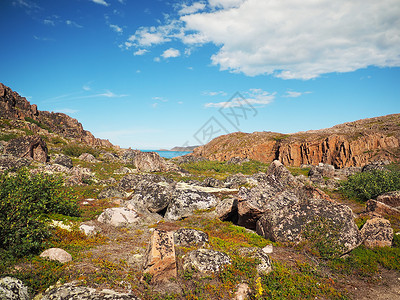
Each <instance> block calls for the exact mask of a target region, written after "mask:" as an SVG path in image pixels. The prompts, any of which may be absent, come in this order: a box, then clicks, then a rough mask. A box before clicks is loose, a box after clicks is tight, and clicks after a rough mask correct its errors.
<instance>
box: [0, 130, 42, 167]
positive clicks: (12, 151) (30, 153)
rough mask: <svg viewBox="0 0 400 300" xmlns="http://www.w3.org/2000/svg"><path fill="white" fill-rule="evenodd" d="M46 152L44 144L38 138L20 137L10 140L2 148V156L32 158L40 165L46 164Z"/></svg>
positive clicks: (32, 136)
mask: <svg viewBox="0 0 400 300" xmlns="http://www.w3.org/2000/svg"><path fill="white" fill-rule="evenodd" d="M47 153H48V150H47V145H46V142H45V141H44V140H43V139H42V138H41V137H40V136H34V135H31V136H22V137H19V138H16V139H12V140H11V141H9V142H8V144H7V145H6V146H5V147H4V154H9V155H12V156H15V157H18V158H32V159H33V160H36V161H40V162H42V163H45V162H47V160H48V156H47Z"/></svg>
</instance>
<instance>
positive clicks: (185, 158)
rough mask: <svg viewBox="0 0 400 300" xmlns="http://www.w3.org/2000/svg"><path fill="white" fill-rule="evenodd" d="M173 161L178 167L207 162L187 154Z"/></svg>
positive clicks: (202, 158) (205, 159) (204, 159)
mask: <svg viewBox="0 0 400 300" xmlns="http://www.w3.org/2000/svg"><path fill="white" fill-rule="evenodd" d="M174 161H175V162H176V163H177V164H178V165H181V164H188V163H194V162H200V161H208V159H207V158H204V157H195V156H193V155H191V154H190V153H189V154H186V155H183V156H179V157H176V158H175V159H174Z"/></svg>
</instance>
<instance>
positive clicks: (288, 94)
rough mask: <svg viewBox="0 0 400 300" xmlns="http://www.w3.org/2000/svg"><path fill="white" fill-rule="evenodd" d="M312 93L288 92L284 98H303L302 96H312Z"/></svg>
mask: <svg viewBox="0 0 400 300" xmlns="http://www.w3.org/2000/svg"><path fill="white" fill-rule="evenodd" d="M310 93H311V92H295V91H287V92H286V93H285V94H284V95H283V97H286V98H297V97H300V96H302V95H304V94H310Z"/></svg>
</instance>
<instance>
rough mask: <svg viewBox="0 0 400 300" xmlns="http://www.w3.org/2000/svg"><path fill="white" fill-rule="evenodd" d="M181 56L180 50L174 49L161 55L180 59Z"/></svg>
mask: <svg viewBox="0 0 400 300" xmlns="http://www.w3.org/2000/svg"><path fill="white" fill-rule="evenodd" d="M180 55H181V53H180V51H179V50H178V49H174V48H169V49H167V50H165V51H164V52H163V54H161V56H162V57H164V58H170V57H178V56H180Z"/></svg>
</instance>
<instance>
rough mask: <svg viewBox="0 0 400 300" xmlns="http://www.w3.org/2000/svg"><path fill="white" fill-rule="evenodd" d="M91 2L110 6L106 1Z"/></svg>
mask: <svg viewBox="0 0 400 300" xmlns="http://www.w3.org/2000/svg"><path fill="white" fill-rule="evenodd" d="M91 1H92V2H94V3H97V4H101V5H104V6H109V5H110V4H108V3H107V2H106V1H104V0H91Z"/></svg>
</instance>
